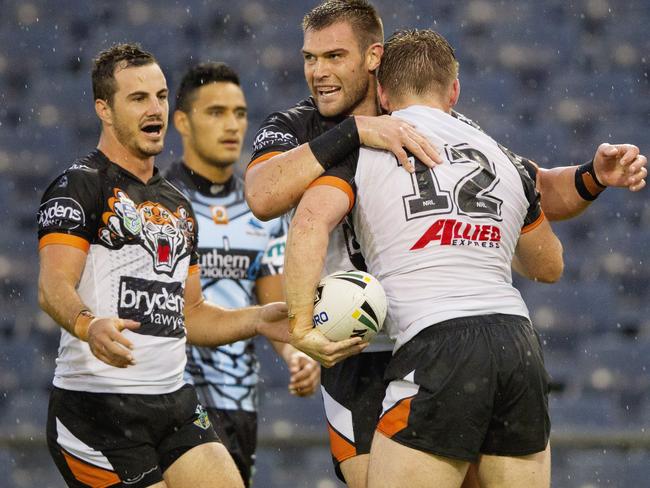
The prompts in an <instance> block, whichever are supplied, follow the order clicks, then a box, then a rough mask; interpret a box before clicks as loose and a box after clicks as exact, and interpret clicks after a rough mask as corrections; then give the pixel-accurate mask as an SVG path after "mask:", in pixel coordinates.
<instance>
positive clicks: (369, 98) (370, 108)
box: [350, 79, 381, 117]
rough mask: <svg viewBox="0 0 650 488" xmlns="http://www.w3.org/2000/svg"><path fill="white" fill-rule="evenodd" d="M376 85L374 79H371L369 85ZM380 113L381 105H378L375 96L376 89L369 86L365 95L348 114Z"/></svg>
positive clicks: (372, 114) (373, 114)
mask: <svg viewBox="0 0 650 488" xmlns="http://www.w3.org/2000/svg"><path fill="white" fill-rule="evenodd" d="M375 85H376V81H375V80H374V79H373V81H372V82H371V85H370V86H371V87H374V86H375ZM380 114H381V106H380V105H379V98H378V97H377V89H376V88H369V89H368V93H367V94H366V97H365V98H364V99H363V100H362V101H361V103H359V105H357V106H356V107H355V108H354V110H352V113H351V114H350V115H369V116H373V117H374V116H375V115H380Z"/></svg>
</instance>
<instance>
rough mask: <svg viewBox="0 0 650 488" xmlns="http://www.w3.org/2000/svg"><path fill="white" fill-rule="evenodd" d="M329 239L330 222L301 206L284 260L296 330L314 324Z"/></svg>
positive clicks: (291, 318)
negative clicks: (317, 295) (328, 224)
mask: <svg viewBox="0 0 650 488" xmlns="http://www.w3.org/2000/svg"><path fill="white" fill-rule="evenodd" d="M328 242H329V228H328V226H327V224H326V223H324V222H322V221H319V220H317V219H314V218H313V217H310V215H309V213H308V212H306V211H304V209H303V208H302V207H301V208H299V209H298V212H297V213H296V216H295V217H294V220H293V222H291V229H290V231H289V237H288V239H287V249H286V254H285V256H286V257H285V264H284V276H285V280H286V295H287V305H288V307H289V330H290V331H291V332H292V333H294V332H296V331H301V330H302V331H304V330H307V329H309V328H311V324H312V312H313V309H314V293H315V290H316V285H317V284H318V281H319V279H320V275H321V272H322V270H323V265H324V263H325V255H326V252H327V244H328Z"/></svg>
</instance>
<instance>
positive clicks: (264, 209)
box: [244, 176, 277, 221]
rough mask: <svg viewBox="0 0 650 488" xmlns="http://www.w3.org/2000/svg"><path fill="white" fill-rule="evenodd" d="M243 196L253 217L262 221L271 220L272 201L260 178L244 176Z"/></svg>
mask: <svg viewBox="0 0 650 488" xmlns="http://www.w3.org/2000/svg"><path fill="white" fill-rule="evenodd" d="M244 188H245V189H244V195H245V197H246V203H247V204H248V207H249V208H250V209H251V212H253V215H255V217H257V218H258V219H260V220H262V221H267V220H271V219H272V218H274V217H277V215H275V212H274V211H273V210H274V199H273V195H272V194H271V192H270V191H268V189H265V188H264V185H263V184H262V182H260V178H255V177H250V178H249V177H248V176H246V181H245V186H244Z"/></svg>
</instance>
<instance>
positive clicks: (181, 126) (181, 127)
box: [174, 110, 190, 136]
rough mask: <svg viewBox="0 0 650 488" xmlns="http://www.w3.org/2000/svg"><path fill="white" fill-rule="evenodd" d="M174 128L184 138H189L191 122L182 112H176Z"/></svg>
mask: <svg viewBox="0 0 650 488" xmlns="http://www.w3.org/2000/svg"><path fill="white" fill-rule="evenodd" d="M174 127H176V130H177V131H178V133H179V134H180V135H182V136H187V135H188V134H189V132H190V121H189V119H188V118H187V114H186V113H185V112H183V111H182V110H174Z"/></svg>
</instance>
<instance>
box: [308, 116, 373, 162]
mask: <svg viewBox="0 0 650 488" xmlns="http://www.w3.org/2000/svg"><path fill="white" fill-rule="evenodd" d="M359 146H361V141H360V139H359V131H358V130H357V123H356V122H355V120H354V117H348V118H347V119H345V120H344V121H343V122H341V123H340V124H338V125H336V126H335V127H332V128H331V129H330V130H328V131H327V132H325V133H323V134H321V135H320V136H318V137H316V138H315V139H312V140H311V141H309V148H310V149H311V152H312V153H314V156H315V157H316V160H317V161H318V162H319V164H320V165H321V166H322V167H323V168H324V169H325V170H326V171H327V170H328V169H329V168H330V167H332V166H334V165H335V164H337V163H339V162H341V161H343V160H344V159H345V157H346V156H347V155H348V154H350V153H351V152H352V151H354V150H355V149H358V148H359Z"/></svg>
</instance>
